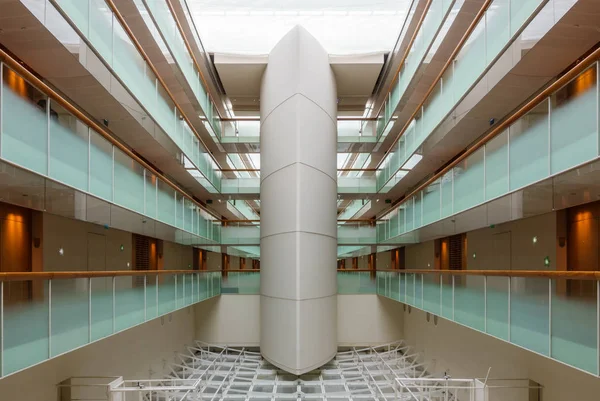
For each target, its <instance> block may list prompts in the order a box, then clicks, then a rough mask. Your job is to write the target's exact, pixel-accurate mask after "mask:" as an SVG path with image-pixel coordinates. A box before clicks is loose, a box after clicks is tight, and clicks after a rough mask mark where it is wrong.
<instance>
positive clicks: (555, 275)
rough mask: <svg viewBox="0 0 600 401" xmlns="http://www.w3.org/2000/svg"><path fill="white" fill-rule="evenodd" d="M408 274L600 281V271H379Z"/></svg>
mask: <svg viewBox="0 0 600 401" xmlns="http://www.w3.org/2000/svg"><path fill="white" fill-rule="evenodd" d="M378 271H383V272H393V273H407V274H433V275H440V274H443V275H450V276H490V277H492V276H501V277H546V278H552V279H567V280H600V271H543V270H419V269H414V270H412V269H406V270H404V271H402V272H400V271H398V270H389V269H386V270H383V269H382V270H378Z"/></svg>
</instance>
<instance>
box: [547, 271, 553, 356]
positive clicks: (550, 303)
mask: <svg viewBox="0 0 600 401" xmlns="http://www.w3.org/2000/svg"><path fill="white" fill-rule="evenodd" d="M548 356H550V358H552V279H551V278H550V277H549V278H548Z"/></svg>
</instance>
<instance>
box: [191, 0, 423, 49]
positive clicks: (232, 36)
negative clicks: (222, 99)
mask: <svg viewBox="0 0 600 401" xmlns="http://www.w3.org/2000/svg"><path fill="white" fill-rule="evenodd" d="M187 3H188V5H189V8H190V11H191V14H192V16H193V18H194V20H195V22H196V27H197V28H198V31H199V34H200V37H201V38H202V42H203V44H204V47H205V48H206V50H207V51H209V52H215V53H235V54H268V53H269V52H270V51H271V49H272V48H273V46H275V44H277V42H278V41H279V40H280V39H281V38H282V37H283V36H284V35H285V34H286V33H287V32H289V30H290V29H292V28H293V27H294V26H296V25H302V26H303V27H304V28H306V29H307V30H308V31H309V32H311V33H312V35H313V36H315V38H317V40H319V42H320V43H321V44H322V45H323V47H324V48H325V49H326V50H327V51H328V52H329V53H330V54H361V53H373V52H388V51H390V50H392V48H393V46H394V44H395V43H396V39H397V38H398V35H399V34H400V30H401V29H402V24H403V23H404V20H405V18H406V14H407V13H408V10H409V8H410V5H411V3H412V0H372V1H364V0H360V1H359V0H244V1H242V0H187Z"/></svg>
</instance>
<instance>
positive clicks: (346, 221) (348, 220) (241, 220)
mask: <svg viewBox="0 0 600 401" xmlns="http://www.w3.org/2000/svg"><path fill="white" fill-rule="evenodd" d="M222 222H223V223H260V219H248V220H244V219H238V220H234V219H232V220H222ZM337 222H338V223H375V220H374V219H338V220H337Z"/></svg>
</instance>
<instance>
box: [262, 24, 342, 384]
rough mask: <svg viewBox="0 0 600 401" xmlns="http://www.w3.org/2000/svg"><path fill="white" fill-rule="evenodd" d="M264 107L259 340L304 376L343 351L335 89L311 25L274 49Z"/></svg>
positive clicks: (271, 356) (272, 358) (267, 353)
mask: <svg viewBox="0 0 600 401" xmlns="http://www.w3.org/2000/svg"><path fill="white" fill-rule="evenodd" d="M260 114H261V137H260V152H261V156H260V158H261V185H260V201H261V233H260V236H261V239H260V257H261V290H260V291H261V316H260V319H261V323H260V329H261V331H260V348H261V352H262V355H263V357H264V358H265V359H266V360H268V361H269V362H271V363H273V364H274V365H275V366H278V367H279V368H281V369H284V370H286V371H288V372H290V373H294V374H298V375H299V374H302V373H305V372H308V371H310V370H312V369H315V368H318V367H320V366H321V365H323V364H325V363H327V362H328V361H330V360H331V359H332V358H333V357H334V356H335V353H336V350H337V294H336V292H337V285H336V260H337V226H336V199H337V174H336V172H337V171H336V147H337V91H336V85H335V78H334V76H333V72H332V70H331V67H330V65H329V56H328V54H327V52H326V51H325V50H324V49H323V48H322V47H321V45H320V44H319V43H318V42H317V40H316V39H315V38H313V37H312V36H311V35H310V34H309V33H308V32H307V31H306V30H305V29H303V28H301V27H295V28H294V29H292V30H291V31H290V32H289V33H288V34H287V35H286V36H285V37H284V38H283V39H281V41H280V42H279V43H278V44H277V45H276V46H275V48H274V49H273V50H272V51H271V54H270V55H269V62H268V64H267V69H266V71H265V73H264V75H263V79H262V86H261V105H260Z"/></svg>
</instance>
